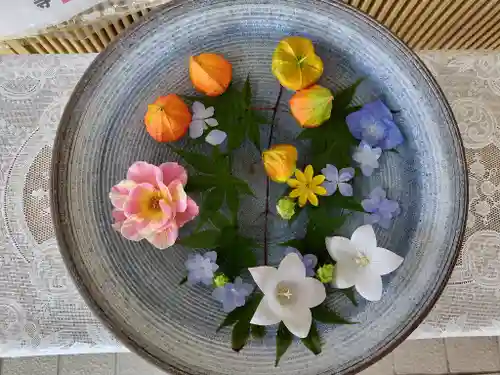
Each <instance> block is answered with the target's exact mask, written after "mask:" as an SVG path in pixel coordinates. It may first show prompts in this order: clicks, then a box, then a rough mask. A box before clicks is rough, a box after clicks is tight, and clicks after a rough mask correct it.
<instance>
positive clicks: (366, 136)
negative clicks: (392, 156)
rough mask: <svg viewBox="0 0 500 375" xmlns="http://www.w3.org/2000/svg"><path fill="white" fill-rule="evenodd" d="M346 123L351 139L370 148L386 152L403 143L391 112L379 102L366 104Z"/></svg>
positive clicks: (352, 114)
mask: <svg viewBox="0 0 500 375" xmlns="http://www.w3.org/2000/svg"><path fill="white" fill-rule="evenodd" d="M346 122H347V126H348V128H349V131H350V132H351V134H352V135H353V137H354V138H356V139H359V140H362V141H364V142H366V143H367V144H369V145H370V146H377V147H380V148H382V149H384V150H387V149H391V148H394V147H397V146H398V145H400V144H401V143H402V142H403V136H402V134H401V131H400V130H399V128H398V127H397V125H396V124H395V122H394V117H393V115H392V113H391V111H390V110H389V108H387V106H386V105H385V104H384V103H383V102H382V101H381V100H376V101H374V102H371V103H367V104H365V105H364V106H363V107H362V108H361V109H360V110H359V111H356V112H353V113H351V114H349V115H348V116H347V117H346Z"/></svg>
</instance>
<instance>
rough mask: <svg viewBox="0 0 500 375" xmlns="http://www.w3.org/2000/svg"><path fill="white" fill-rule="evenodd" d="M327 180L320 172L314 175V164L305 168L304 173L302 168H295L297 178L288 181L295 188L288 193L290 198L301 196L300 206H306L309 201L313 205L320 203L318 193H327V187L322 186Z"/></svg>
mask: <svg viewBox="0 0 500 375" xmlns="http://www.w3.org/2000/svg"><path fill="white" fill-rule="evenodd" d="M324 181H325V176H323V175H322V174H319V175H317V176H314V169H313V167H312V165H308V166H307V167H306V168H305V169H304V173H302V171H300V170H298V169H297V170H295V178H291V179H289V180H288V181H287V184H288V186H290V187H291V188H292V189H293V190H292V191H291V192H290V194H289V195H288V196H289V197H290V198H299V206H300V207H304V206H305V205H306V203H307V201H309V203H311V204H312V205H313V206H317V205H318V204H319V202H318V197H317V195H326V194H327V191H326V189H325V188H324V187H323V186H321V184H322V183H323V182H324Z"/></svg>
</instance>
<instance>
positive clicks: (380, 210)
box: [361, 186, 401, 229]
mask: <svg viewBox="0 0 500 375" xmlns="http://www.w3.org/2000/svg"><path fill="white" fill-rule="evenodd" d="M361 206H363V209H364V210H365V211H366V212H368V214H366V215H365V224H378V225H380V226H381V227H382V228H385V229H388V228H389V226H390V224H391V220H392V219H393V218H394V217H396V216H398V215H399V214H400V213H401V209H400V208H399V203H398V201H393V200H390V199H387V194H386V192H385V190H384V189H382V188H381V187H380V186H379V187H376V188H375V189H373V190H372V192H371V193H370V196H369V197H368V198H367V199H363V200H362V201H361Z"/></svg>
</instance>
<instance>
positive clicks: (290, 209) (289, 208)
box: [276, 198, 297, 220]
mask: <svg viewBox="0 0 500 375" xmlns="http://www.w3.org/2000/svg"><path fill="white" fill-rule="evenodd" d="M296 205H297V204H296V203H295V202H294V201H293V200H291V199H290V198H281V199H280V200H279V201H278V204H277V205H276V211H277V212H278V215H280V217H281V218H282V219H284V220H290V219H291V218H292V217H293V215H295V206H296Z"/></svg>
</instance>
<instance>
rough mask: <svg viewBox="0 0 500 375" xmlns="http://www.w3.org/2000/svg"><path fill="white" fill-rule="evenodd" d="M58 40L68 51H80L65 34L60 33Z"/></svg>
mask: <svg viewBox="0 0 500 375" xmlns="http://www.w3.org/2000/svg"><path fill="white" fill-rule="evenodd" d="M57 40H58V41H59V43H61V45H62V46H63V47H64V49H66V51H67V53H78V51H77V49H76V48H75V47H73V45H72V44H71V43H70V42H69V41H68V40H67V39H66V37H65V36H64V35H62V34H61V35H58V36H57Z"/></svg>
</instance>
